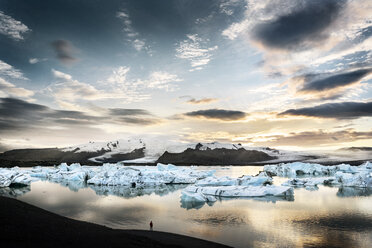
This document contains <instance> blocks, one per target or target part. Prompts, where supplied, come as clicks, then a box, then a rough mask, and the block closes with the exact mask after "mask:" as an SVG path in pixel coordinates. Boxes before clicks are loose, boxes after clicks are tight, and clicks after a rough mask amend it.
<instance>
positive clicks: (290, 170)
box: [264, 162, 372, 177]
mask: <svg viewBox="0 0 372 248" xmlns="http://www.w3.org/2000/svg"><path fill="white" fill-rule="evenodd" d="M264 171H265V172H266V173H269V174H270V175H272V176H280V177H298V176H332V175H335V173H336V172H343V173H349V174H355V173H365V172H368V171H369V172H372V164H371V163H370V162H366V163H364V164H362V165H359V166H351V165H349V164H339V165H333V166H326V165H321V164H313V163H302V162H294V163H281V164H271V165H265V166H264Z"/></svg>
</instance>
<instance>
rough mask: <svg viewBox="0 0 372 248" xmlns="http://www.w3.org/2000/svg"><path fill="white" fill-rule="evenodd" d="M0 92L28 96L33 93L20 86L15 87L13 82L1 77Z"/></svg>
mask: <svg viewBox="0 0 372 248" xmlns="http://www.w3.org/2000/svg"><path fill="white" fill-rule="evenodd" d="M0 92H3V93H5V94H6V95H8V96H16V97H24V98H28V97H31V96H33V95H34V92H33V91H31V90H27V89H24V88H21V87H16V86H15V85H14V84H12V83H9V82H8V81H6V80H5V79H3V78H0Z"/></svg>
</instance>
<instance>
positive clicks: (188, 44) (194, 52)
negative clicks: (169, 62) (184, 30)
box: [176, 34, 218, 71]
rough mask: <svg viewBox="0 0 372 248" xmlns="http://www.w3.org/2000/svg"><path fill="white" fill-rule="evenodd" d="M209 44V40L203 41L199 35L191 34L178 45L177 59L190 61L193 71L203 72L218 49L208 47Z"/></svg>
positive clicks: (216, 47)
mask: <svg viewBox="0 0 372 248" xmlns="http://www.w3.org/2000/svg"><path fill="white" fill-rule="evenodd" d="M208 42H209V40H208V39H202V38H200V37H199V36H198V35H197V34H189V35H187V39H185V40H183V41H181V42H179V43H178V44H177V48H176V57H177V58H181V59H187V60H189V61H190V63H191V67H192V69H191V71H194V70H201V69H203V67H204V66H205V65H207V64H208V63H209V62H210V60H211V58H212V56H213V52H214V51H215V50H217V49H218V46H213V47H208V46H207V43H208Z"/></svg>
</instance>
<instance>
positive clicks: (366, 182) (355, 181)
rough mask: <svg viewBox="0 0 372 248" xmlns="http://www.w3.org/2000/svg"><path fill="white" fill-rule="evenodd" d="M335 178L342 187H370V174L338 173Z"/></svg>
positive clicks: (371, 183) (371, 184) (371, 178)
mask: <svg viewBox="0 0 372 248" xmlns="http://www.w3.org/2000/svg"><path fill="white" fill-rule="evenodd" d="M335 177H336V178H337V180H338V181H339V182H340V184H341V185H342V186H343V187H358V188H370V187H372V172H360V173H356V174H351V173H344V172H341V171H338V172H337V173H336V174H335Z"/></svg>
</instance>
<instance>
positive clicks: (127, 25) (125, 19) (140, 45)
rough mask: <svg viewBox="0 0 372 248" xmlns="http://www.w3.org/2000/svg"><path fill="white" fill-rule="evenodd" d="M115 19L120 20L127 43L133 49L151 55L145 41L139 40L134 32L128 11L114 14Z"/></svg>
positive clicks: (138, 36) (137, 34)
mask: <svg viewBox="0 0 372 248" xmlns="http://www.w3.org/2000/svg"><path fill="white" fill-rule="evenodd" d="M116 17H117V18H119V19H120V20H122V23H123V25H124V28H123V31H124V32H125V34H126V35H127V37H128V41H129V42H130V43H131V44H132V46H133V47H134V49H136V50H137V51H142V50H144V51H147V52H148V53H149V54H150V55H151V54H152V53H151V48H150V46H148V45H147V44H146V41H145V39H141V38H140V34H139V33H138V32H136V31H135V30H134V28H133V24H132V20H131V18H130V16H129V13H128V11H127V10H125V9H123V10H121V11H118V12H117V13H116Z"/></svg>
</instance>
